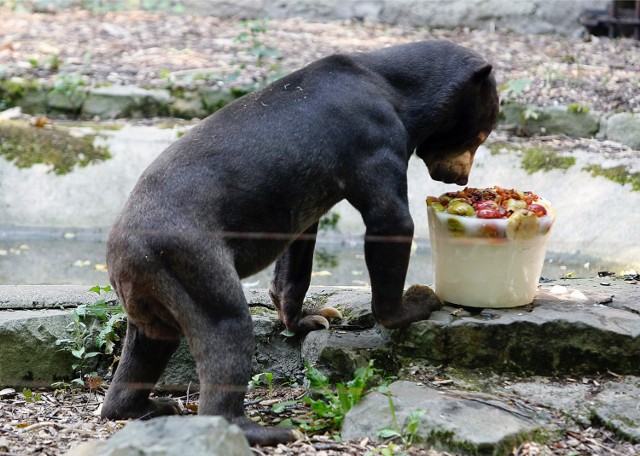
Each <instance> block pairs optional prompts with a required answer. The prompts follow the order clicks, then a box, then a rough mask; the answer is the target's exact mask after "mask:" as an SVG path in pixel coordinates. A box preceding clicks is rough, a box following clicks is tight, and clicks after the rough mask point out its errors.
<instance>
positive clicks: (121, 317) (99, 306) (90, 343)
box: [52, 286, 126, 388]
mask: <svg viewBox="0 0 640 456" xmlns="http://www.w3.org/2000/svg"><path fill="white" fill-rule="evenodd" d="M89 291H91V292H93V293H96V294H97V295H98V299H97V300H96V302H94V303H93V304H89V305H80V306H78V307H77V308H76V309H75V310H74V312H73V321H72V322H71V323H69V325H68V326H67V333H68V334H69V337H68V338H64V339H58V340H57V341H56V345H57V346H59V347H60V350H62V351H67V352H69V353H71V355H72V356H73V357H74V358H75V362H74V363H73V364H72V365H71V368H72V369H73V371H74V373H75V374H76V375H77V377H76V378H74V379H73V380H71V383H63V382H58V383H55V384H53V385H52V386H54V387H60V386H63V387H64V386H67V385H71V386H78V387H90V388H93V387H95V380H94V379H95V378H96V377H97V373H96V372H95V369H96V366H97V359H96V358H97V357H99V356H105V355H106V356H111V355H113V349H114V345H115V342H117V341H118V340H120V335H119V332H120V329H121V328H123V327H124V323H125V321H126V314H125V313H124V309H123V308H122V306H114V305H109V304H108V303H107V302H106V299H105V293H108V292H109V291H111V287H110V286H106V287H100V286H95V287H92V288H90V289H89ZM87 380H88V381H89V382H87Z"/></svg>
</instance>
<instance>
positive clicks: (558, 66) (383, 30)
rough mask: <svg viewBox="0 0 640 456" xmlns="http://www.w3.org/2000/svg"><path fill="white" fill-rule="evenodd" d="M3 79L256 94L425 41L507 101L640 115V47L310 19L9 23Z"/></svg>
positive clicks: (74, 16) (62, 18)
mask: <svg viewBox="0 0 640 456" xmlns="http://www.w3.org/2000/svg"><path fill="white" fill-rule="evenodd" d="M0 14H1V15H2V20H1V21H0V75H1V74H2V73H4V74H5V77H6V76H12V75H21V76H25V77H34V76H35V77H38V78H41V79H48V80H50V81H51V82H52V83H53V82H56V83H58V84H65V83H66V84H84V85H87V86H95V85H99V84H105V83H112V84H135V85H140V86H146V87H171V88H179V87H180V86H181V85H199V84H212V83H216V82H217V83H219V84H229V85H238V86H243V85H248V84H251V83H252V82H255V81H259V80H262V79H263V78H264V77H266V76H273V75H277V74H281V73H287V72H290V71H292V70H295V69H298V68H300V67H301V66H303V65H305V64H307V63H309V62H311V61H313V60H315V59H318V58H320V57H323V56H326V55H328V54H331V53H336V52H345V51H347V52H353V51H366V50H370V49H374V48H379V47H383V46H388V45H392V44H398V43H405V42H409V41H416V40H422V39H434V38H435V39H448V40H452V41H455V42H457V43H459V44H461V45H463V46H467V47H470V48H472V49H474V50H476V51H477V52H479V53H480V54H481V55H483V56H484V57H485V58H486V59H487V60H488V61H490V62H491V63H492V64H493V65H494V67H495V70H496V78H497V80H498V83H499V84H505V83H509V82H510V81H511V82H513V81H519V80H522V79H528V80H530V84H529V85H528V87H526V88H523V89H521V90H520V89H518V88H516V86H517V84H516V85H511V86H510V87H511V89H512V90H506V91H503V92H502V97H503V98H511V99H515V100H518V101H523V102H527V103H531V104H534V105H537V106H549V105H553V104H564V105H569V104H573V103H576V104H579V105H581V106H586V107H589V108H591V109H595V110H598V111H604V112H613V111H635V112H639V111H640V77H639V76H638V75H639V74H640V43H639V42H638V41H634V40H632V39H615V40H610V39H607V38H596V37H589V38H579V37H559V36H540V35H517V34H513V33H508V32H503V31H499V30H498V31H496V32H489V31H480V30H477V31H474V30H429V29H426V28H420V29H412V28H400V27H393V26H388V25H381V24H373V23H367V22H364V23H362V22H357V21H356V22H353V21H340V22H329V23H319V22H308V21H303V20H301V19H287V20H269V21H266V22H253V23H248V24H247V23H241V22H239V21H233V20H221V19H219V18H215V17H190V16H164V15H161V14H153V13H148V12H118V13H109V14H105V15H93V14H91V13H89V12H87V11H62V12H58V13H57V14H25V15H21V14H14V13H11V12H9V11H6V10H5V11H1V12H0Z"/></svg>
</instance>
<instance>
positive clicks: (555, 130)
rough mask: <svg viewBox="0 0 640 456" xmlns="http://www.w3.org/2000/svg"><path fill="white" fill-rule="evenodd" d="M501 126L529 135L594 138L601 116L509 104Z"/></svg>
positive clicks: (565, 108) (577, 110)
mask: <svg viewBox="0 0 640 456" xmlns="http://www.w3.org/2000/svg"><path fill="white" fill-rule="evenodd" d="M500 122H501V123H502V124H504V125H515V126H518V127H519V128H521V129H522V131H523V132H524V133H526V134H528V135H537V134H543V135H567V136H571V137H573V138H592V137H594V136H595V135H596V133H598V130H599V128H600V113H598V112H594V111H590V110H586V109H585V110H581V109H580V108H579V107H571V106H550V107H537V106H527V105H524V104H522V103H515V102H510V103H505V104H503V105H502V106H501V107H500Z"/></svg>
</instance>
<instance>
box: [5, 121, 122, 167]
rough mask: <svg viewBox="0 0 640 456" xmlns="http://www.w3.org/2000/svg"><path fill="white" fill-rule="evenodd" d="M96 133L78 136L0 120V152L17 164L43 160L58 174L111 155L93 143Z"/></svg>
mask: <svg viewBox="0 0 640 456" xmlns="http://www.w3.org/2000/svg"><path fill="white" fill-rule="evenodd" d="M94 139H95V135H87V136H82V137H75V136H72V135H70V134H69V133H68V132H67V131H65V130H63V129H59V128H38V127H33V126H30V125H28V124H25V123H21V122H14V121H8V122H0V155H4V158H5V159H7V160H8V161H10V162H13V164H14V165H15V166H17V167H18V168H30V167H31V166H33V165H35V164H37V163H42V164H45V165H48V166H50V167H51V171H53V172H54V173H55V174H58V175H62V174H67V173H69V172H71V171H72V170H73V168H74V166H76V165H77V166H80V167H84V166H87V165H89V164H91V163H95V162H99V161H103V160H106V159H108V158H111V154H110V153H109V150H108V149H107V148H106V147H104V146H94V144H93V142H94Z"/></svg>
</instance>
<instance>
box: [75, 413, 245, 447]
mask: <svg viewBox="0 0 640 456" xmlns="http://www.w3.org/2000/svg"><path fill="white" fill-rule="evenodd" d="M251 454H252V453H251V448H250V447H249V443H248V442H247V439H246V438H245V436H244V434H243V433H242V430H241V429H240V428H239V427H238V426H236V425H229V423H228V422H227V421H226V420H225V419H224V418H222V417H219V416H166V417H160V418H154V419H152V420H148V421H131V422H130V423H129V424H127V425H126V426H125V427H124V429H122V430H121V431H120V432H118V433H117V434H115V435H114V436H112V437H111V438H109V439H108V440H106V441H103V442H89V443H88V444H84V445H80V446H78V447H76V448H73V449H71V450H70V451H68V452H67V453H66V454H65V456H179V455H189V456H250V455H251Z"/></svg>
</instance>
